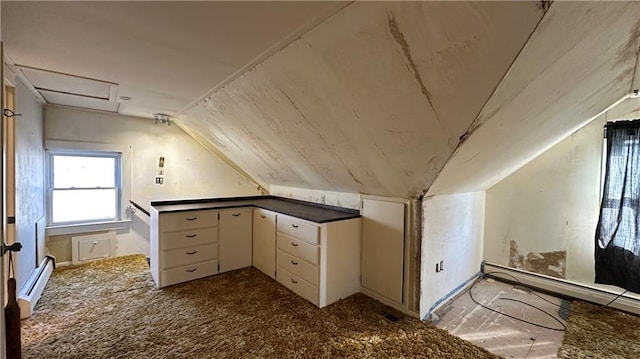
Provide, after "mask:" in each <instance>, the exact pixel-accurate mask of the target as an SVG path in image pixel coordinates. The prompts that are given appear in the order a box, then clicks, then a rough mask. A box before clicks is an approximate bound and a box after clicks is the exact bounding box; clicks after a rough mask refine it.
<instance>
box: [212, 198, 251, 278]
mask: <svg viewBox="0 0 640 359" xmlns="http://www.w3.org/2000/svg"><path fill="white" fill-rule="evenodd" d="M251 212H252V209H251V208H238V209H232V210H224V211H220V223H219V226H220V233H219V243H220V248H219V252H218V261H219V263H220V272H226V271H230V270H234V269H238V268H244V267H250V266H251V236H252V230H251V217H252V216H251Z"/></svg>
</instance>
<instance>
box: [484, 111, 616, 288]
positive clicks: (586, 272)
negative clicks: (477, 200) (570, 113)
mask: <svg viewBox="0 0 640 359" xmlns="http://www.w3.org/2000/svg"><path fill="white" fill-rule="evenodd" d="M604 123H605V116H601V117H599V118H598V119H596V120H594V121H592V122H591V123H590V124H588V125H587V126H585V127H583V128H582V129H580V130H578V131H577V132H575V133H574V134H572V135H571V136H569V137H567V138H566V139H564V140H562V141H561V142H560V143H558V144H557V145H556V146H554V147H552V148H551V149H549V150H548V151H546V152H545V153H543V154H542V155H541V156H539V157H538V158H536V159H535V160H533V161H532V162H530V163H529V164H527V165H525V166H524V167H522V168H521V169H520V170H518V171H517V172H515V173H513V174H512V175H510V176H509V177H507V178H505V179H504V180H503V181H501V182H499V183H498V184H497V185H495V186H493V187H492V188H491V189H489V190H488V191H487V205H486V224H485V240H484V243H485V247H484V259H485V260H487V261H489V262H493V263H497V264H502V265H508V264H509V256H510V254H509V247H510V241H515V242H516V244H517V247H518V253H519V254H520V255H525V256H526V255H527V254H528V253H530V252H532V253H544V252H552V251H565V250H566V279H568V280H572V281H576V282H581V283H585V284H593V280H594V260H593V247H594V235H595V227H596V223H597V220H598V211H599V206H600V199H599V198H600V180H601V160H602V149H603V148H602V146H603V132H602V131H603V126H604Z"/></svg>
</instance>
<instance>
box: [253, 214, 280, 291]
mask: <svg viewBox="0 0 640 359" xmlns="http://www.w3.org/2000/svg"><path fill="white" fill-rule="evenodd" d="M253 266H254V267H256V268H257V269H258V270H260V271H261V272H262V273H264V274H266V275H268V276H269V277H271V278H273V279H276V214H275V212H271V211H267V210H266V209H260V208H255V209H254V210H253Z"/></svg>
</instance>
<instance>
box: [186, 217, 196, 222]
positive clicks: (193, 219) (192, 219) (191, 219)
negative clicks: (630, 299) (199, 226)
mask: <svg viewBox="0 0 640 359" xmlns="http://www.w3.org/2000/svg"><path fill="white" fill-rule="evenodd" d="M185 219H186V220H187V221H195V220H196V219H198V217H187V218H185Z"/></svg>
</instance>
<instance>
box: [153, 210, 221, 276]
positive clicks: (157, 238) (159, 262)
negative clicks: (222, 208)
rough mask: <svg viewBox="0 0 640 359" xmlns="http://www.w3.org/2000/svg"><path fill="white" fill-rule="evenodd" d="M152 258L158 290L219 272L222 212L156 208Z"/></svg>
mask: <svg viewBox="0 0 640 359" xmlns="http://www.w3.org/2000/svg"><path fill="white" fill-rule="evenodd" d="M149 259H150V266H151V267H150V270H151V276H152V278H153V280H154V281H155V283H156V286H157V287H158V288H161V287H166V286H169V285H172V284H176V283H181V282H186V281H190V280H193V279H198V278H202V277H207V276H210V275H214V274H216V273H218V212H217V211H212V210H201V211H188V212H171V213H162V214H159V213H158V212H157V211H153V209H152V213H151V245H150V258H149Z"/></svg>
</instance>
